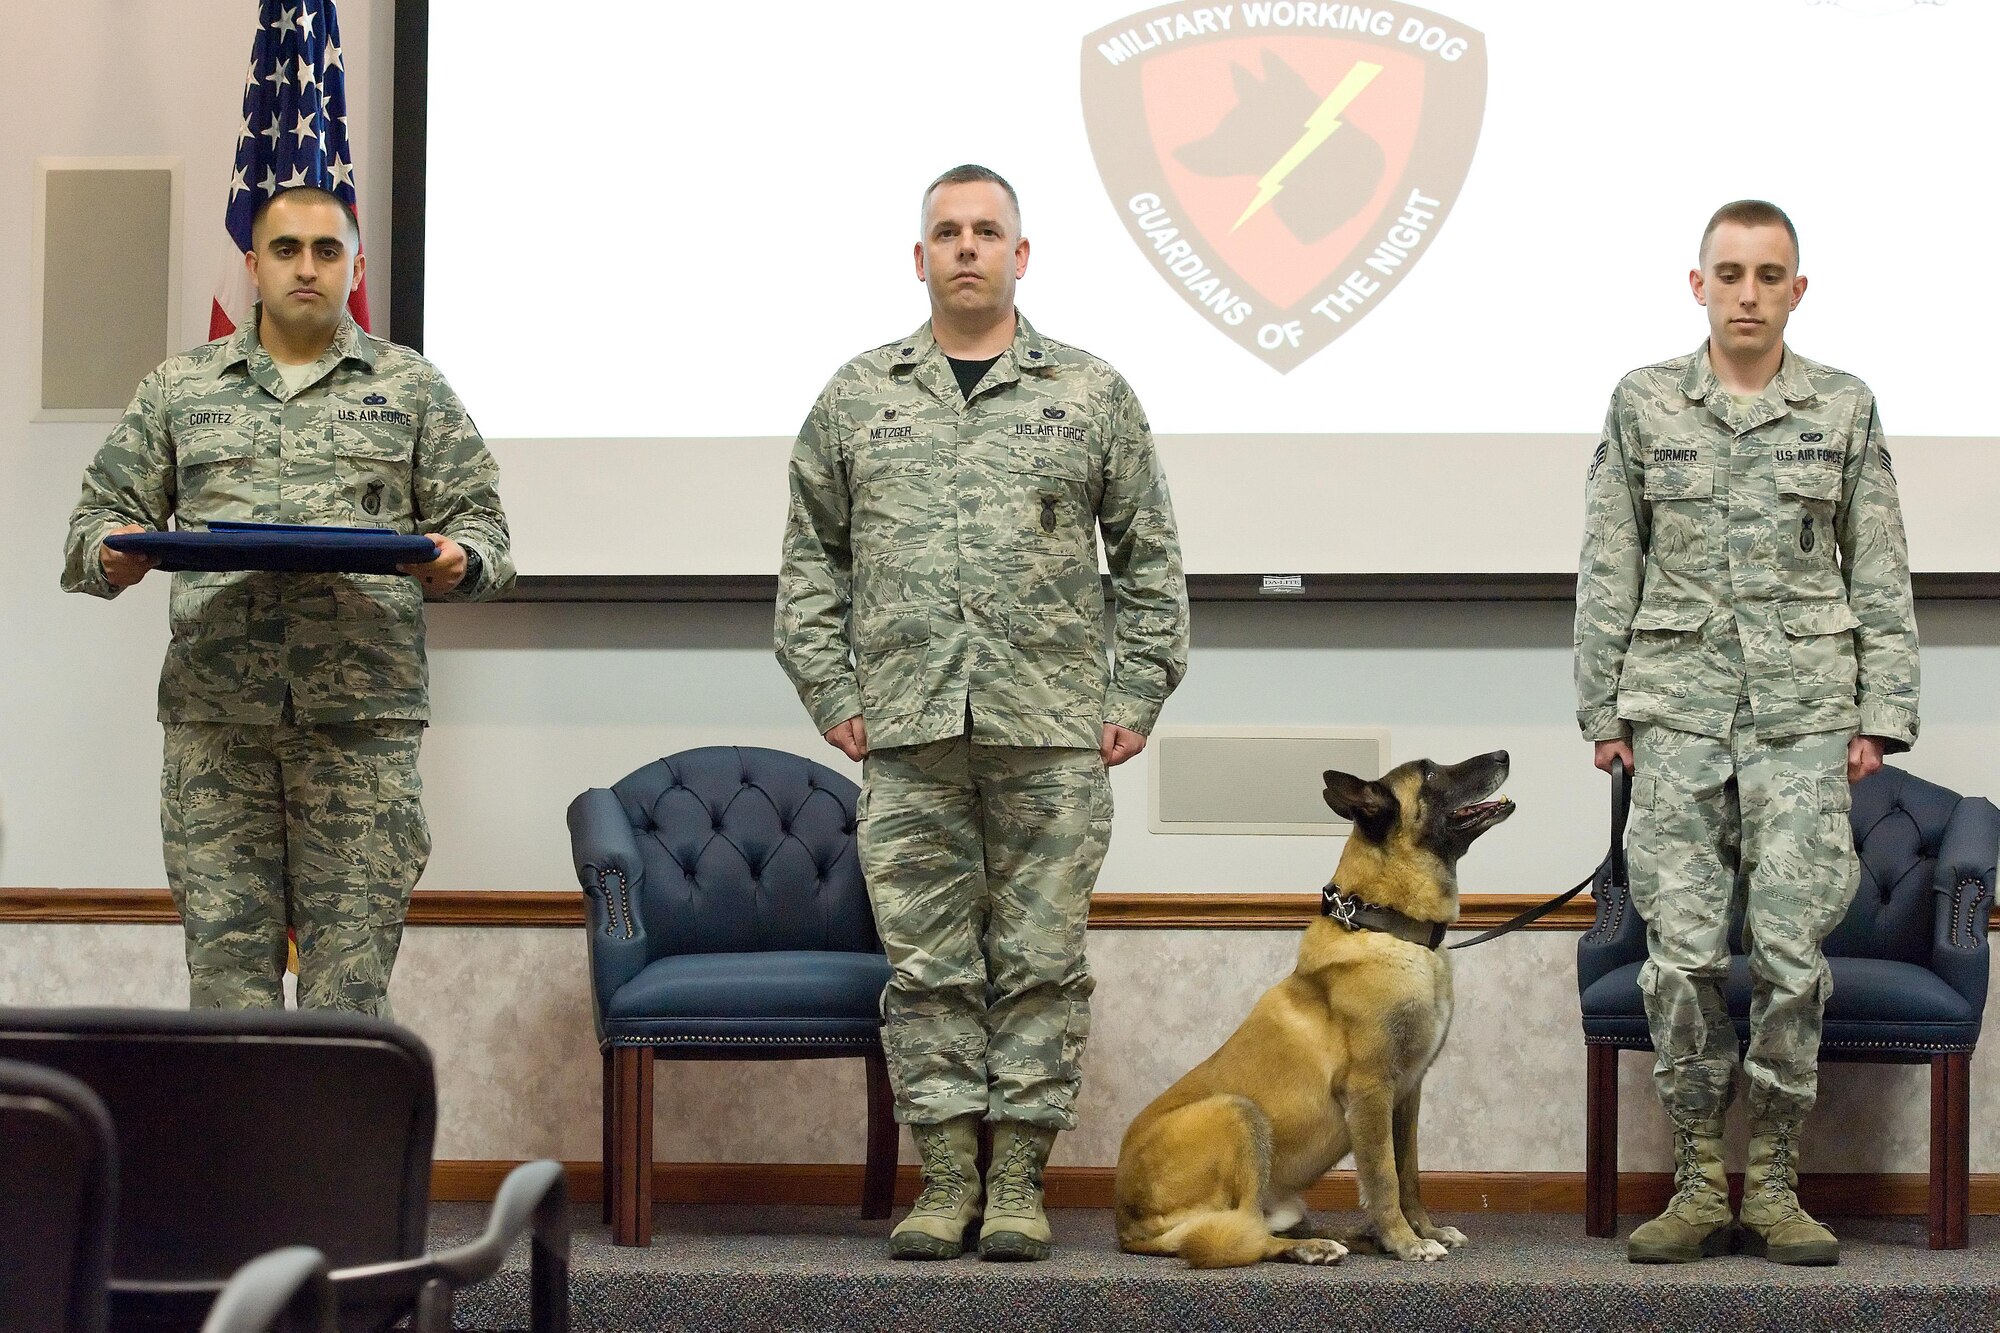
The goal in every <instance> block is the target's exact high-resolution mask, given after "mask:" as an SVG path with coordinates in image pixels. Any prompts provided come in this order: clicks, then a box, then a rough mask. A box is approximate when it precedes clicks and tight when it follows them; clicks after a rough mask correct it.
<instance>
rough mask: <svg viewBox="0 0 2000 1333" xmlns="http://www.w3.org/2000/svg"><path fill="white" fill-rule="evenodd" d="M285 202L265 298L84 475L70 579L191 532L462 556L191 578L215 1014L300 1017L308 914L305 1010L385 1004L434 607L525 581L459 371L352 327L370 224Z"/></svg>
mask: <svg viewBox="0 0 2000 1333" xmlns="http://www.w3.org/2000/svg"><path fill="white" fill-rule="evenodd" d="M265 210H266V211H265V212H263V213H260V215H259V225H258V235H259V249H260V251H261V252H262V253H261V256H260V257H261V259H262V264H263V267H262V271H261V272H260V273H259V274H258V284H259V287H260V294H261V296H262V299H263V305H261V306H260V307H259V309H258V311H257V313H256V315H255V316H254V317H253V318H251V319H250V320H249V321H248V322H246V323H245V324H244V326H243V327H242V328H241V329H239V330H237V331H236V332H235V333H234V334H232V335H230V336H229V337H226V338H222V339H220V340H218V341H216V342H212V343H209V344H208V345H206V346H204V347H200V348H197V349H196V350H194V351H192V352H189V353H186V354H184V355H182V356H177V357H174V358H173V359H171V360H169V361H168V362H166V363H165V364H164V365H162V366H160V368H159V369H157V370H155V371H154V372H153V373H152V374H150V375H148V376H147V377H146V378H145V380H144V381H143V382H141V384H140V385H139V390H138V394H137V396H136V397H134V399H133V400H132V404H131V406H130V407H128V408H127V409H126V412H125V417H124V419H123V420H122V421H121V422H120V423H119V425H118V426H117V428H116V429H114V430H113V431H112V433H111V437H110V438H109V439H108V440H106V441H105V443H104V446H103V448H102V449H100V450H99V451H98V454H97V457H96V458H95V460H93V461H92V463H91V464H90V467H89V468H88V469H87V470H86V472H85V474H84V481H83V495H82V498H81V499H80V500H79V501H78V503H77V507H76V510H75V512H74V513H73V514H72V515H71V517H70V524H69V539H68V544H67V549H66V552H65V563H64V569H63V576H62V585H63V587H64V588H65V589H67V590H69V591H72V592H85V593H89V594H91V595H93V596H97V597H115V596H117V595H118V593H119V592H120V591H122V590H123V588H124V587H127V586H130V584H132V583H135V582H137V581H138V579H139V578H140V577H142V576H143V575H144V573H145V570H146V569H147V568H148V567H149V566H148V563H147V562H145V561H143V560H139V559H138V558H137V557H133V556H129V555H127V556H122V557H121V556H120V555H119V554H118V553H116V552H113V551H111V550H110V549H109V548H107V547H105V546H104V545H103V542H104V538H105V537H106V536H108V535H110V534H111V533H113V532H118V531H131V530H136V529H156V530H157V529H165V528H167V527H168V526H169V524H170V523H171V524H172V526H174V527H177V528H182V529H199V528H202V527H204V526H206V525H207V524H208V523H210V522H213V521H217V520H239V521H248V522H260V523H303V524H327V525H337V526H365V527H377V528H382V529H385V530H392V531H395V532H401V533H417V532H423V533H428V534H432V535H433V537H434V540H436V541H437V544H438V546H439V548H440V555H439V558H438V559H437V560H436V561H433V562H431V563H429V564H424V565H419V566H413V567H409V572H408V573H407V574H354V575H350V574H286V573H270V572H233V573H191V572H181V573H176V574H175V575H174V576H173V589H172V596H171V599H170V606H169V613H168V614H169V620H170V622H171V627H172V634H173V637H172V641H171V642H170V643H169V645H168V648H167V657H166V664H165V667H164V669H163V670H162V672H161V675H160V695H159V704H160V720H161V721H162V722H163V723H165V724H166V762H165V765H164V769H163V775H162V781H161V787H162V791H161V797H162V799H161V818H160V823H161V831H162V834H163V837H164V842H165V852H166V864H167V879H168V883H169V884H170V886H171V887H172V891H173V894H174V902H175V905H176V906H177V907H178V908H179V910H180V914H181V921H182V924H183V926H184V928H185V930H186V934H187V959H188V972H189V978H190V994H191V1002H192V1004H193V1006H194V1007H195V1008H251V1007H277V1006H279V1005H281V1004H282V1003H283V992H282V989H281V986H280V983H281V981H282V978H283V973H284V969H285V958H286V929H287V927H288V926H289V927H291V928H293V929H294V930H295V932H296V934H297V938H298V948H299V995H298V998H299V1004H300V1005H301V1006H302V1007H310V1008H332V1009H352V1010H359V1011H362V1012H369V1013H378V1014H384V1013H386V1012H387V1008H388V985H389V973H390V969H391V967H392V966H393V965H394V963H395V958H396V951H397V948H398V945H399V944H400V942H401V938H402V928H403V915H404V911H405V909H406V908H407V906H408V903H409V897H410V892H411V890H412V889H413V888H414V887H415V885H416V882H417V877H418V876H419V875H420V874H421V873H422V871H423V868H424V863H425V860H426V858H427V857H428V856H429V853H430V834H429V831H428V829H427V828H426V827H425V824H424V816H423V810H422V807H421V805H420V803H419V799H418V798H419V792H420V787H419V782H418V778H417V750H418V746H419V743H420V741H421V738H422V734H423V727H424V722H425V719H426V718H427V717H428V716H429V709H430V700H429V691H428V673H427V668H426V664H425V660H424V620H423V600H424V597H425V594H426V592H428V593H430V594H431V595H432V596H435V597H439V598H449V599H451V600H454V601H476V600H483V599H486V598H490V597H494V596H497V595H499V594H500V593H502V592H504V591H505V590H506V589H507V588H508V586H509V585H511V584H512V582H513V578H514V572H513V562H512V558H511V556H510V554H509V548H508V534H507V521H506V518H505V516H504V515H503V514H502V512H501V509H500V499H499V493H498V489H497V483H498V473H497V469H496V468H495V466H494V463H493V459H492V456H491V455H490V454H489V453H488V452H487V450H486V446H485V444H484V442H483V441H482V440H481V439H480V437H479V433H478V431H477V430H476V429H475V428H474V427H473V425H472V421H471V419H470V418H469V417H468V416H467V415H466V412H465V409H464V407H463V406H462V405H460V403H459V401H458V398H457V396H456V395H455V394H453V392H452V390H451V387H450V386H449V385H448V384H446V383H445V381H444V377H443V376H442V375H440V374H439V373H438V371H437V369H436V367H434V366H432V365H431V364H430V363H429V362H427V361H425V360H424V359H423V358H422V357H420V356H418V355H417V354H415V353H414V352H411V351H409V350H408V349H407V348H403V347H399V346H397V345H395V344H394V343H389V342H385V341H383V340H382V339H379V338H375V337H371V336H370V335H368V334H365V333H363V332H362V331H361V330H360V328H358V327H357V326H356V325H355V323H354V322H353V320H352V319H350V318H348V317H346V315H345V313H344V305H345V300H346V295H347V288H348V287H350V286H351V285H352V279H351V278H348V277H344V276H343V270H342V264H341V261H342V259H343V258H344V256H342V255H338V254H332V251H333V250H335V249H337V248H338V247H339V246H341V245H344V244H345V243H346V241H345V237H344V236H342V235H336V234H335V233H345V236H351V235H352V230H351V219H349V218H346V217H345V216H344V215H343V213H342V210H341V209H340V208H339V206H338V204H337V202H336V201H334V200H333V199H332V196H330V195H324V194H322V193H320V192H319V191H315V190H295V191H289V192H281V193H280V195H279V196H278V197H277V198H276V200H274V201H273V202H271V203H268V204H266V205H265ZM281 224H282V226H281ZM293 231H300V232H301V233H302V235H305V236H306V237H307V239H306V240H304V241H299V240H298V239H297V238H294V237H293V236H292V235H291V233H292V232H293ZM280 232H282V234H278V235H274V233H280ZM317 233H325V234H317ZM287 241H293V242H294V244H292V245H291V246H289V247H287V246H285V245H284V244H283V243H284V242H287ZM322 243H329V244H325V245H322ZM316 252H318V253H317V262H316V263H315V254H316ZM301 255H303V256H304V259H303V261H301ZM329 255H331V257H329ZM355 266H356V268H358V261H356V263H355ZM301 269H303V270H305V272H304V276H303V277H301V276H298V274H299V271H300V270H301ZM278 303H287V305H286V308H284V309H282V310H281V311H277V312H275V313H277V314H278V316H279V325H278V327H276V328H275V329H274V327H273V318H272V314H270V313H267V308H268V307H273V306H275V305H277V304H278ZM292 306H296V307H299V309H294V308H291V307H292ZM302 312H303V313H302ZM287 326H289V327H287ZM301 328H304V329H305V330H306V331H307V335H308V336H307V345H306V349H305V352H304V353H303V354H305V355H309V354H310V350H311V346H312V344H313V343H315V342H317V341H318V339H317V338H314V337H312V336H311V330H312V329H314V328H318V329H319V337H323V338H324V339H325V341H324V343H323V346H322V350H320V352H319V354H318V357H317V359H316V360H312V361H311V362H310V365H306V364H304V363H302V362H298V361H297V357H293V358H289V359H288V361H287V362H282V363H281V362H280V361H277V360H274V358H273V354H272V350H271V348H269V347H267V346H266V345H265V343H266V339H267V337H280V338H288V345H292V346H296V339H297V336H298V331H299V330H300V329H301ZM288 376H289V378H288ZM292 380H296V381H297V383H293V382H291V381H292ZM461 568H462V571H463V572H462V573H461V572H460V570H461Z"/></svg>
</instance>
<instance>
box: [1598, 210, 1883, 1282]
mask: <svg viewBox="0 0 2000 1333" xmlns="http://www.w3.org/2000/svg"><path fill="white" fill-rule="evenodd" d="M1732 210H1734V211H1733V212H1732ZM1764 210H1768V212H1766V211H1764ZM1702 248H1703V255H1704V260H1703V262H1704V266H1705V267H1704V270H1703V271H1702V272H1700V273H1698V274H1696V275H1695V277H1696V278H1697V280H1698V281H1697V283H1696V294H1697V296H1698V297H1701V298H1703V300H1704V304H1706V305H1708V307H1709V317H1710V323H1711V326H1712V330H1713V336H1712V337H1711V339H1710V341H1709V342H1708V343H1706V344H1704V345H1703V346H1702V347H1701V348H1700V349H1699V350H1697V351H1696V352H1694V353H1693V354H1692V355H1689V356H1683V357H1678V358H1675V359H1674V360H1671V361H1667V362H1663V363H1661V364H1659V365H1656V366H1649V367H1647V368H1645V369H1642V370H1637V371H1634V372H1633V373H1631V374H1630V375H1627V376H1626V377H1625V379H1624V380H1623V381H1622V382H1621V383H1620V384H1619V386H1618V389H1617V391H1616V393H1614V394H1613V395H1612V400H1611V410H1610V413H1609V415H1608V417H1607V418H1606V421H1605V426H1604V438H1603V441H1602V442H1601V443H1600V444H1599V445H1598V447H1597V451H1596V454H1595V456H1594V457H1593V459H1592V461H1591V464H1590V472H1589V482H1588V488H1587V490H1588V513H1587V517H1586V521H1585V531H1584V540H1583V554H1582V563H1581V572H1580V575H1579V579H1578V585H1577V611H1576V638H1575V648H1576V683H1577V696H1578V710H1577V718H1578V721H1579V723H1580V724H1581V726H1582V729H1583V734H1584V736H1585V738H1586V739H1588V740H1591V741H1594V742H1597V743H1598V752H1599V762H1600V764H1601V765H1602V764H1608V763H1609V762H1610V758H1611V756H1612V755H1613V754H1619V755H1621V756H1622V757H1623V758H1625V760H1626V762H1627V763H1628V764H1630V765H1631V766H1632V771H1633V774H1634V778H1633V800H1632V804H1633V807H1634V809H1633V815H1632V833H1631V862H1630V864H1631V872H1632V893H1633V900H1634V903H1635V905H1636V906H1637V908H1638V910H1639V912H1640V914H1641V915H1642V916H1643V917H1644V918H1645V920H1646V924H1647V954H1648V957H1647V962H1646V964H1645V966H1644V968H1643V969H1642V971H1641V973H1640V979H1639V985H1640V989H1641V991H1642V992H1643V993H1644V995H1645V1000H1646V1013H1647V1020H1648V1023H1649V1026H1650V1027H1651V1030H1652V1037H1653V1045H1654V1048H1655V1050H1656V1051H1657V1053H1658V1063H1657V1065H1656V1068H1655V1081H1656V1083H1657V1085H1658V1088H1659V1093H1660V1098H1661V1100H1662V1101H1663V1102H1664V1103H1665V1105H1666V1108H1667V1111H1668V1114H1669V1117H1670V1118H1671V1119H1672V1121H1673V1124H1674V1127H1675V1136H1676V1163H1677V1169H1676V1177H1677V1192H1676V1195H1675V1200H1674V1202H1673V1203H1672V1204H1670V1205H1669V1208H1668V1210H1667V1213H1666V1214H1664V1215H1663V1216H1662V1217H1661V1218H1659V1219H1656V1220H1655V1221H1654V1222H1650V1223H1648V1224H1646V1226H1644V1227H1641V1228H1640V1229H1639V1230H1638V1231H1637V1232H1635V1233H1634V1235H1633V1237H1632V1242H1631V1247H1630V1253H1631V1256H1632V1257H1633V1258H1634V1259H1635V1260H1640V1261H1671V1260H1683V1259H1691V1258H1697V1257H1699V1256H1700V1255H1701V1254H1702V1253H1704V1252H1707V1253H1715V1252H1719V1251H1720V1249H1721V1248H1723V1247H1724V1246H1726V1245H1727V1244H1728V1243H1729V1240H1730V1231H1729V1225H1728V1224H1729V1221H1730V1217H1729V1207H1728V1202H1727V1197H1726V1189H1725V1187H1724V1186H1723V1183H1722V1182H1723V1181H1724V1176H1723V1173H1722V1161H1721V1133H1722V1119H1723V1115H1724V1112H1725V1111H1726V1110H1727V1108H1728V1105H1729V1101H1730V1097H1731V1092H1732V1082H1733V1075H1734V1069H1735V1065H1736V1055H1737V1047H1736V1036H1735V1032H1734V1030H1733V1028H1732V1027H1731V1025H1730V1021H1729V1017H1728V1015H1727V1013H1726V1011H1725V1009H1724V1005H1723V1000H1722V981H1723V978H1724V977H1725V975H1726V974H1727V971H1728V965H1729V939H1728V931H1729V920H1730V914H1731V908H1732V905H1734V904H1739V903H1740V904H1741V905H1742V907H1743V910H1744V934H1745V938H1746V940H1747V942H1748V946H1749V953H1750V970H1751V975H1752V978H1753V994H1752V1001H1751V1009H1750V1025H1751V1038H1750V1047H1749V1050H1748V1052H1747V1054H1746V1055H1745V1057H1744V1060H1743V1064H1744V1069H1745V1074H1746V1076H1747V1078H1748V1081H1749V1105H1750V1116H1751V1125H1752V1145H1751V1175H1752V1181H1751V1188H1750V1189H1749V1190H1747V1191H1746V1201H1745V1204H1744V1209H1743V1219H1742V1220H1743V1223H1744V1226H1745V1228H1746V1231H1747V1235H1748V1237H1749V1242H1748V1243H1749V1244H1751V1245H1752V1247H1753V1248H1766V1249H1768V1251H1769V1253H1770V1255H1771V1257H1772V1258H1774V1259H1779V1260H1780V1261H1784V1262H1800V1263H1824V1262H1832V1261H1833V1259H1834V1258H1836V1257H1837V1254H1838V1248H1837V1245H1836V1243H1835V1242H1834V1239H1833V1236H1832V1233H1831V1232H1828V1231H1826V1230H1825V1228H1823V1227H1820V1226H1819V1225H1818V1224H1817V1223H1815V1222H1813V1221H1812V1219H1811V1218H1810V1217H1808V1216H1807V1215H1806V1214H1805V1213H1804V1211H1803V1210H1802V1209H1799V1208H1798V1207H1797V1200H1796V1197H1795V1195H1794V1194H1793V1189H1794V1182H1795V1180H1796V1153H1797V1140H1798V1134H1799V1129H1800V1125H1801V1123H1802V1122H1803V1120H1804V1118H1805V1116H1806V1114H1807V1113H1808V1112H1809V1111H1810V1110H1811V1109H1812V1105H1813V1100H1814V1095H1815V1091H1816V1087H1817V1069H1816V1065H1817V1060H1818V1052H1819V1035H1820V1020H1821V1015H1822V1013H1823V1011H1824V1009H1825V1005H1826V998H1827V995H1828V993H1829V991H1830V990H1831V988H1832V979H1831V975H1830V973H1829V972H1828V969H1827V966H1826V960H1825V957H1824V956H1823V954H1822V953H1821V948H1820V946H1821V943H1822V942H1823V941H1824V940H1825V938H1826V936H1827V935H1828V934H1829V933H1831V932H1832V930H1833V928H1834V927H1835V926H1836V925H1838V924H1839V922H1840V919H1841V918H1842V916H1844V915H1845V914H1846V910H1847V906H1848V904H1849V902H1850V901H1851V900H1852V898H1853V896H1854V892H1855V887H1856V885H1857V883H1858V882H1859V878H1858V877H1859V868H1858V864H1857V862H1856V860H1855V855H1854V845H1853V837H1852V833H1851V832H1850V829H1849V825H1848V809H1849V804H1850V802H1849V792H1848V784H1849V782H1850V781H1851V780H1853V779H1857V778H1859V777H1861V776H1864V775H1865V774H1866V773H1867V772H1870V771H1873V769H1874V768H1875V767H1877V766H1879V764H1880V758H1881V754H1882V753H1883V752H1884V751H1893V750H1904V749H1908V748H1909V746H1910V745H1911V743H1912V742H1914V741H1915V739H1916V734H1917V642H1916V629H1915V621H1914V617H1913V613H1912V608H1911V598H1910V576H1909V560H1908V554H1907V549H1906V547H1905V543H1904V539H1903V525H1902V517H1901V513H1900V510H1899V507H1898V504H1897V499H1896V482H1895V477H1894V475H1893V473H1892V472H1891V470H1890V457H1889V451H1888V447H1887V445H1886V444H1885V442H1884V440H1883V436H1882V429H1881V423H1880V420H1879V419H1878V417H1877V415H1876V409H1875V399H1874V395H1873V394H1871V393H1870V392H1869V390H1868V387H1867V385H1865V384H1863V383H1862V382H1861V381H1860V380H1858V379H1856V378H1855V377H1853V376H1852V375H1848V374H1844V373H1842V372H1840V371H1837V370H1831V369H1829V368H1827V367H1825V366H1821V365H1817V364H1815V363H1814V362H1811V361H1808V360H1806V359H1805V358H1804V357H1801V356H1799V355H1797V354H1796V353H1795V352H1793V351H1791V350H1790V349H1789V348H1788V347H1785V346H1784V344H1783V342H1782V337H1781V335H1782V330H1783V327H1784V323H1785V319H1786V316H1787V315H1788V314H1789V311H1790V308H1791V305H1794V304H1796V302H1797V299H1798V297H1799V296H1800V295H1802V294H1803V292H1804V285H1805V284H1804V279H1802V278H1797V277H1796V268H1797V253H1798V251H1797V242H1796V238H1795V235H1793V234H1791V232H1790V223H1789V221H1788V220H1785V219H1784V216H1783V214H1782V213H1779V212H1778V211H1777V210H1776V209H1775V208H1773V207H1772V206H1771V205H1768V204H1760V203H1757V202H1755V201H1746V203H1744V204H1738V205H1730V206H1728V207H1726V208H1725V209H1723V210H1722V211H1721V212H1719V213H1718V214H1717V216H1716V221H1714V222H1711V224H1710V234H1709V235H1705V236H1704V238H1703V247H1702ZM1774 325H1775V327H1773V326H1774ZM1718 349H1720V352H1718ZM1719 361H1721V362H1723V364H1722V365H1720V366H1719V365H1718V362H1719ZM1756 364H1761V366H1762V367H1763V371H1762V375H1763V377H1764V383H1763V384H1762V389H1761V392H1754V393H1753V392H1749V391H1748V389H1749V388H1752V387H1755V385H1756V381H1757V379H1758V378H1759V377H1758V375H1757V374H1756V373H1755V369H1754V367H1755V365H1756ZM1745 367H1749V368H1750V373H1748V374H1747V375H1741V376H1739V378H1747V379H1748V381H1749V383H1748V384H1742V383H1739V384H1738V385H1737V386H1736V387H1737V391H1736V392H1732V391H1731V390H1730V388H1727V387H1725V385H1724V383H1723V381H1722V372H1723V370H1725V369H1728V370H1731V371H1741V370H1742V369H1743V368H1745ZM1628 737H1629V748H1626V741H1627V738H1628Z"/></svg>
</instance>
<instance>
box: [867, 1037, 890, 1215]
mask: <svg viewBox="0 0 2000 1333" xmlns="http://www.w3.org/2000/svg"><path fill="white" fill-rule="evenodd" d="M865 1063H866V1064H867V1066H868V1164H867V1166H866V1167H864V1168H863V1169H862V1176H861V1215H862V1216H863V1217H866V1218H879V1217H887V1216H888V1215H889V1206H890V1205H891V1204H893V1203H894V1202H895V1199H896V1150H897V1146H898V1143H899V1141H900V1136H899V1133H898V1126H897V1124H896V1094H895V1092H894V1091H893V1090H892V1089H891V1088H890V1086H889V1062H888V1061H887V1060H885V1059H884V1058H883V1057H882V1052H880V1051H871V1052H869V1053H868V1056H867V1059H866V1061H865Z"/></svg>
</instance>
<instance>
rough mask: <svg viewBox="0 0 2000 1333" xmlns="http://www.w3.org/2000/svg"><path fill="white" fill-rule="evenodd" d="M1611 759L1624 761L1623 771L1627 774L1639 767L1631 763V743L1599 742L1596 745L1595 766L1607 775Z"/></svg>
mask: <svg viewBox="0 0 2000 1333" xmlns="http://www.w3.org/2000/svg"><path fill="white" fill-rule="evenodd" d="M1613 759H1622V760H1624V761H1625V771H1626V772H1627V773H1632V772H1636V771H1637V770H1638V767H1639V766H1638V765H1637V764H1635V763H1633V762H1632V742H1630V741H1599V742H1598V743H1597V766H1598V767H1599V768H1601V769H1603V770H1604V771H1605V772H1606V773H1609V772H1610V771H1611V761H1612V760H1613Z"/></svg>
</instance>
